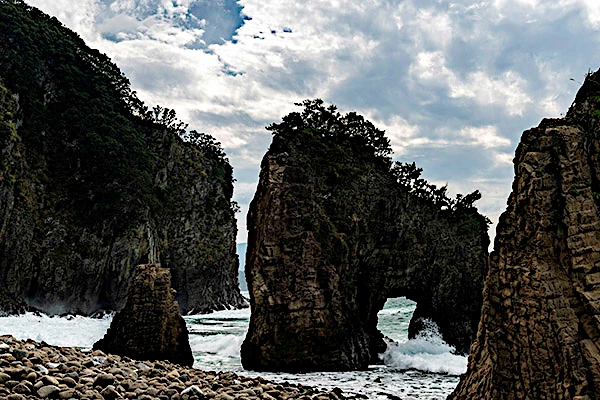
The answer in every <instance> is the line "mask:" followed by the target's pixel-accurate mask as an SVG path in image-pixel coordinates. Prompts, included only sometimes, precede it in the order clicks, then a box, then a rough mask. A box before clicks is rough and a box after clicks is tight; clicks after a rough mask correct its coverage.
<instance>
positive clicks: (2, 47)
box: [0, 0, 245, 313]
mask: <svg viewBox="0 0 600 400" xmlns="http://www.w3.org/2000/svg"><path fill="white" fill-rule="evenodd" d="M183 133H184V130H183V128H182V123H180V122H179V121H177V119H176V117H175V114H174V112H173V111H171V110H165V109H162V108H155V109H153V110H148V108H147V107H146V106H145V105H144V104H143V103H142V102H141V101H140V100H139V99H137V97H136V95H135V92H133V91H131V89H130V87H129V82H128V80H127V78H125V76H124V75H123V74H122V73H121V71H119V69H118V68H117V67H116V66H115V65H114V64H113V63H112V62H111V61H110V60H109V59H108V58H107V57H106V56H104V55H103V54H101V53H99V52H98V51H96V50H93V49H90V48H88V47H87V46H86V45H85V44H84V43H83V41H82V40H81V39H80V38H79V37H78V36H77V35H76V34H75V33H73V32H72V31H69V30H68V29H66V28H65V27H63V26H62V25H61V24H60V23H59V22H58V21H57V20H56V19H55V18H50V17H48V16H47V15H45V14H43V13H42V12H40V11H39V10H37V9H35V8H32V7H29V6H27V5H26V4H25V3H23V2H22V1H19V0H0V151H1V154H2V157H1V159H0V162H1V169H0V292H1V293H5V295H4V296H3V297H4V298H18V297H21V298H23V299H24V300H25V301H26V302H27V303H28V304H29V305H30V306H34V307H36V308H39V309H41V310H43V311H46V312H49V313H64V312H80V313H92V312H94V311H96V310H98V309H110V310H118V309H120V308H121V307H122V306H123V305H124V302H125V298H126V296H127V290H128V287H129V283H130V281H131V279H132V276H133V268H134V266H135V265H138V264H143V263H148V262H158V261H160V262H161V263H162V264H163V266H166V267H168V268H170V269H171V271H172V276H173V287H174V288H175V289H176V290H177V300H178V301H179V305H180V308H181V311H182V312H183V313H187V312H202V311H208V310H213V309H222V308H224V307H230V306H233V307H240V306H244V305H245V301H244V299H243V298H242V297H241V295H240V293H239V289H238V283H237V269H238V261H237V255H236V253H235V237H236V223H235V204H234V203H232V201H231V196H232V191H233V186H232V181H233V179H232V169H231V166H230V164H229V163H228V161H227V159H226V157H225V155H224V153H223V151H222V149H221V147H220V146H219V144H218V143H216V142H215V141H214V139H212V138H211V137H210V136H208V135H204V134H201V133H194V132H193V133H191V134H188V139H190V141H187V142H184V141H183V140H182V139H181V138H180V135H181V134H183ZM0 308H2V304H0Z"/></svg>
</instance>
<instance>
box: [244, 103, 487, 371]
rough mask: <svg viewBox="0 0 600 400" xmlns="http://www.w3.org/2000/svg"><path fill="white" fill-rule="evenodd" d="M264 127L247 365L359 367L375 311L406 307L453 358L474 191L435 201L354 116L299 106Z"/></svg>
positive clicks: (469, 286) (464, 325) (463, 329)
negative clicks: (407, 303)
mask: <svg viewBox="0 0 600 400" xmlns="http://www.w3.org/2000/svg"><path fill="white" fill-rule="evenodd" d="M299 105H302V106H304V109H303V110H302V111H301V112H294V113H291V114H289V115H287V116H286V117H284V118H283V121H282V122H281V123H279V124H273V125H271V126H270V127H269V130H271V132H272V133H273V142H272V144H271V146H270V148H269V150H268V152H267V154H266V155H265V157H264V158H263V160H262V165H261V173H260V179H259V184H258V188H257V192H256V195H255V197H254V199H253V200H252V203H251V205H250V211H249V214H248V229H249V236H248V250H247V254H246V279H247V281H248V288H249V291H250V303H251V307H252V314H251V319H250V328H249V332H248V335H247V336H246V340H245V341H244V344H243V346H242V363H243V364H244V366H245V367H246V368H251V369H256V370H276V371H308V370H347V369H362V368H366V367H367V366H368V364H369V363H370V362H372V361H373V360H374V359H376V358H377V353H380V352H383V351H384V350H385V343H384V341H383V338H382V335H381V334H380V333H379V331H378V330H377V312H378V311H379V310H381V309H382V308H383V306H384V304H385V301H386V299H387V298H390V297H400V296H406V297H407V298H409V299H411V300H414V301H416V302H417V308H416V310H415V313H414V315H413V318H412V320H411V323H410V327H409V335H410V336H411V337H414V336H415V335H416V334H417V333H418V332H419V331H420V330H421V329H422V328H423V327H424V326H423V321H424V320H426V319H430V320H433V321H434V322H435V323H437V324H438V326H439V328H440V331H441V333H442V335H443V338H444V339H445V340H446V341H447V342H448V343H450V344H451V345H453V346H455V347H456V349H457V351H458V352H461V353H466V352H468V350H469V346H470V345H471V343H472V341H473V340H474V337H475V332H476V330H477V323H478V321H479V316H480V309H481V302H482V296H481V292H482V289H483V280H484V278H485V274H486V271H487V257H488V253H487V248H488V244H489V239H488V235H487V224H488V220H487V219H486V218H485V217H484V216H482V215H481V214H479V213H478V211H477V209H476V208H475V207H474V205H473V203H474V201H476V200H477V199H478V198H479V192H474V193H471V194H469V195H467V196H458V197H457V198H456V199H450V198H448V196H447V194H446V188H445V187H441V188H438V187H435V186H434V185H431V184H428V183H427V182H426V181H425V180H424V179H422V178H421V177H420V173H421V170H420V169H419V168H417V167H416V166H415V165H414V164H403V163H393V162H392V160H391V153H392V150H391V147H390V144H389V140H388V139H387V138H386V137H385V135H384V132H383V131H381V130H378V129H377V128H375V127H374V126H373V124H371V123H370V122H369V121H367V120H365V119H364V118H363V117H362V116H360V115H357V114H356V113H349V114H346V115H341V114H339V113H338V112H337V111H336V108H335V107H334V106H329V107H326V106H325V105H324V104H323V102H322V101H320V100H314V101H305V102H304V103H303V104H299Z"/></svg>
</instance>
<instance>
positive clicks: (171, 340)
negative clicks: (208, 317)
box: [94, 264, 194, 367]
mask: <svg viewBox="0 0 600 400" xmlns="http://www.w3.org/2000/svg"><path fill="white" fill-rule="evenodd" d="M172 292H173V289H172V288H171V271H169V270H168V269H167V268H161V266H160V264H148V265H139V266H138V267H137V269H136V271H135V277H134V279H133V282H132V283H131V285H130V288H129V294H128V296H127V302H126V303H125V307H123V309H122V310H121V311H119V312H118V313H117V314H116V315H115V317H114V318H113V320H112V322H111V324H110V328H108V331H107V332H106V334H105V335H104V337H103V338H102V339H100V340H99V341H97V342H96V343H94V349H99V350H102V351H104V352H106V353H111V354H118V355H121V356H127V357H130V358H133V359H136V360H167V361H171V362H173V363H175V364H180V365H184V366H188V367H191V366H192V364H194V356H193V355H192V350H191V349H190V343H189V339H188V331H187V327H186V326H185V321H184V320H183V318H182V317H181V315H179V306H178V304H177V301H176V300H175V298H174V297H173V293H172Z"/></svg>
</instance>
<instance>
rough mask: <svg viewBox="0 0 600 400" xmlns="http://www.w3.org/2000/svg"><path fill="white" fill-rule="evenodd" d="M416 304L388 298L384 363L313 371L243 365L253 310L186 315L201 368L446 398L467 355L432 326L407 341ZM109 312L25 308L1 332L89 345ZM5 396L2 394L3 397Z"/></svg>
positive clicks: (389, 395) (359, 391)
mask: <svg viewBox="0 0 600 400" xmlns="http://www.w3.org/2000/svg"><path fill="white" fill-rule="evenodd" d="M414 307H415V304H414V303H412V302H410V301H408V300H406V299H390V300H389V301H388V303H386V307H385V308H384V310H382V311H381V312H380V314H379V325H378V327H379V328H380V330H382V332H384V333H385V334H386V336H388V337H390V338H392V339H393V340H395V341H396V342H397V343H398V345H397V346H396V348H393V349H390V350H389V351H388V352H387V353H386V355H385V356H384V357H386V358H387V359H386V360H384V361H385V363H386V365H380V364H378V365H373V366H371V368H370V369H369V370H367V371H349V372H333V373H332V372H322V373H321V372H314V373H305V374H281V373H257V372H253V371H246V370H244V369H243V368H242V366H241V361H240V357H239V347H240V345H241V343H242V341H243V338H244V336H245V333H246V331H247V328H248V321H249V316H250V310H249V309H242V310H226V311H218V312H213V313H210V314H202V315H194V316H186V317H184V319H185V320H186V322H187V325H188V330H189V331H190V345H191V347H192V351H193V353H194V357H195V360H196V362H195V363H194V368H197V369H200V370H203V371H211V370H212V371H229V372H233V373H235V374H236V375H239V376H244V377H248V378H257V377H259V376H260V377H262V378H265V379H268V380H269V381H274V382H279V384H284V383H285V382H288V383H293V384H303V385H304V384H307V383H310V384H311V385H313V386H316V387H318V388H321V389H325V390H333V389H334V388H341V389H342V390H343V392H344V395H345V396H366V397H368V398H369V399H375V400H385V399H393V398H394V396H400V397H401V398H403V399H416V398H418V399H420V400H423V399H426V400H439V399H445V398H446V397H447V396H448V394H450V393H451V392H452V391H453V390H454V388H455V387H456V385H457V384H458V380H459V376H458V375H460V374H461V373H463V372H464V370H465V369H466V361H467V358H466V357H461V356H456V355H454V354H452V349H451V348H450V347H449V346H447V345H446V344H445V343H443V341H441V339H440V338H439V337H437V336H436V335H435V332H434V331H432V332H431V334H430V336H429V337H421V338H417V339H412V340H408V333H407V331H408V324H409V321H410V318H411V316H412V311H413V310H414ZM110 322H111V316H105V317H103V318H99V319H93V318H88V317H81V316H68V317H64V316H63V317H49V316H46V315H35V314H33V313H27V314H25V315H22V316H19V317H3V318H0V334H10V335H12V336H14V337H16V338H17V339H21V340H25V339H28V338H31V339H34V340H36V341H38V342H41V341H45V342H47V343H49V344H52V345H59V346H73V347H82V348H90V347H91V346H92V345H93V343H94V342H95V341H97V340H98V339H100V338H101V337H102V336H103V335H104V333H105V332H106V329H107V328H108V326H109V325H110ZM0 398H1V396H0Z"/></svg>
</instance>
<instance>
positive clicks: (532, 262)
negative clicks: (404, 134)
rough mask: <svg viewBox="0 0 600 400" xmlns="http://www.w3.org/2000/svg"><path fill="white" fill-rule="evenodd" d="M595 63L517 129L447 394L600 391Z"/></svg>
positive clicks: (599, 131) (582, 398) (545, 395)
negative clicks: (505, 187)
mask: <svg viewBox="0 0 600 400" xmlns="http://www.w3.org/2000/svg"><path fill="white" fill-rule="evenodd" d="M599 82H600V72H596V73H594V74H590V75H589V76H588V77H587V79H586V81H585V83H584V85H583V87H582V88H581V89H580V91H579V93H578V94H577V97H576V99H575V102H574V104H573V106H572V107H571V109H570V110H569V112H568V113H567V115H566V117H565V118H563V119H554V120H543V121H542V122H541V124H540V125H539V126H538V127H537V128H533V129H530V130H528V131H526V132H524V133H523V136H522V138H521V143H520V144H519V147H518V148H517V152H516V156H515V161H514V162H515V179H514V182H513V188H512V189H513V190H512V193H511V195H510V197H509V199H508V208H507V210H506V211H505V212H504V214H502V217H501V218H500V222H499V224H498V229H497V235H496V241H495V250H494V252H493V253H492V255H491V257H490V272H489V275H488V277H487V279H486V286H485V292H484V304H483V309H482V320H481V324H480V327H479V332H478V335H477V340H476V341H475V343H474V345H473V351H472V353H471V356H470V357H469V367H468V371H467V373H466V375H464V376H463V377H462V379H461V382H460V384H459V385H458V387H457V389H456V390H455V392H454V393H453V395H451V396H450V398H451V399H461V400H462V399H465V400H466V399H490V400H511V399H577V400H591V399H598V398H600V351H599V350H600V348H599V346H600V125H599V122H600V111H599V110H600V84H599Z"/></svg>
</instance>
